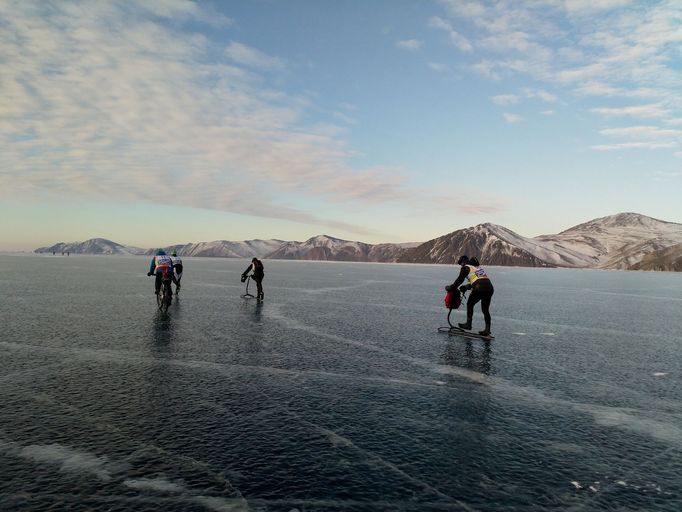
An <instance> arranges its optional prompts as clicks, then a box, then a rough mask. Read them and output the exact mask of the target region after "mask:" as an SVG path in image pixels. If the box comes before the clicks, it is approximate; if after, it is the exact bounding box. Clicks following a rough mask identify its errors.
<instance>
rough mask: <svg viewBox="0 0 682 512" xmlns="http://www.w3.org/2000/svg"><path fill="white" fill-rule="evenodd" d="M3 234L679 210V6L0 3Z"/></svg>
mask: <svg viewBox="0 0 682 512" xmlns="http://www.w3.org/2000/svg"><path fill="white" fill-rule="evenodd" d="M0 58H2V63H3V72H2V75H1V76H0V113H1V114H2V115H1V116H0V153H1V154H2V165H1V166H0V215H2V218H3V219H5V221H4V222H3V223H1V224H0V249H10V250H14V249H32V248H35V247H37V246H39V245H43V244H51V243H55V242H57V241H74V240H84V239H86V238H91V237H95V236H102V237H105V238H110V239H112V240H115V241H117V242H121V243H126V244H132V245H140V246H145V247H147V246H156V245H165V244H170V243H180V242H189V241H193V242H197V241H207V240H216V239H228V240H243V239H250V238H280V239H286V240H292V239H295V240H304V239H306V238H308V237H310V236H313V235H316V234H319V233H326V234H330V235H333V236H337V237H340V238H346V239H352V240H362V241H366V242H406V241H425V240H428V239H430V238H434V237H436V236H440V235H442V234H445V233H448V232H451V231H453V230H455V229H459V228H462V227H467V226H471V225H474V224H477V223H480V222H494V223H497V224H502V225H504V226H506V227H509V228H510V229H513V230H515V231H517V232H518V233H520V234H522V235H526V236H534V235H538V234H543V233H554V232H558V231H561V230H563V229H566V228H568V227H571V226H573V225H575V224H578V223H580V222H583V221H586V220H589V219H592V218H595V217H600V216H604V215H609V214H613V213H618V212H622V211H635V212H639V213H643V214H646V215H651V216H653V217H657V218H661V219H664V220H669V221H674V222H682V206H680V205H681V203H682V202H681V201H680V192H682V95H681V94H680V91H681V90H682V3H680V2H678V1H669V2H667V1H646V2H644V1H628V0H590V1H588V0H533V1H527V2H523V1H504V0H498V1H480V2H469V1H465V0H461V1H460V0H428V1H427V0H417V1H402V0H386V1H378V0H376V1H370V0H348V1H344V2H337V1H332V0H306V1H304V0H288V1H286V2H282V1H275V0H252V1H225V2H209V1H202V2H197V3H194V2H186V1H184V0H159V1H120V2H117V1H110V2H67V1H64V2H28V1H17V2H12V1H5V2H2V3H1V4H0Z"/></svg>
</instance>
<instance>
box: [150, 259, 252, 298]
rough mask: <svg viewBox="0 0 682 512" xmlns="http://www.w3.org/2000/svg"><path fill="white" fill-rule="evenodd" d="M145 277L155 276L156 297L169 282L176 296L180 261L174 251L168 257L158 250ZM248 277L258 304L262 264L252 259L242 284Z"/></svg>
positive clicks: (180, 266) (243, 276) (180, 275)
mask: <svg viewBox="0 0 682 512" xmlns="http://www.w3.org/2000/svg"><path fill="white" fill-rule="evenodd" d="M249 272H251V275H249ZM147 276H156V281H155V283H154V293H155V294H156V295H158V294H159V292H160V291H161V285H162V284H163V282H164V281H171V282H173V283H174V284H175V293H176V295H177V293H178V292H179V291H180V281H181V280H182V259H180V257H179V256H178V253H177V252H176V251H173V252H172V253H171V255H170V256H168V255H167V254H166V251H164V250H163V249H159V250H158V251H156V254H155V255H154V257H153V258H152V262H151V264H150V265H149V272H147ZM249 277H250V278H251V279H253V280H254V281H255V282H256V287H257V289H258V295H257V299H258V302H262V301H263V299H264V298H265V294H264V293H263V278H264V277H265V271H264V268H263V262H262V261H261V260H259V259H258V258H253V259H252V260H251V264H250V265H249V266H248V267H247V269H246V270H245V271H244V272H242V283H243V282H244V281H246V279H247V278H249Z"/></svg>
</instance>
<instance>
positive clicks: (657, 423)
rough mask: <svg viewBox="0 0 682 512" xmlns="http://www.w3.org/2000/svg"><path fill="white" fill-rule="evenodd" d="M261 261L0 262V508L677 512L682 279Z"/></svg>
mask: <svg viewBox="0 0 682 512" xmlns="http://www.w3.org/2000/svg"><path fill="white" fill-rule="evenodd" d="M264 263H265V271H266V276H265V281H264V288H265V303H264V304H263V305H261V306H258V305H256V303H255V302H254V301H244V300H242V299H240V298H239V295H240V293H243V290H244V285H243V284H242V283H240V281H239V275H240V273H241V272H242V271H243V270H244V269H245V268H246V267H247V261H246V260H226V259H202V258H196V259H192V258H188V259H185V275H184V277H183V285H184V286H183V289H182V292H181V297H180V299H179V300H178V301H176V302H174V304H173V305H172V306H171V308H170V310H169V315H168V316H167V317H163V316H161V314H160V313H159V312H158V310H157V308H156V303H155V299H154V295H153V280H152V278H148V277H146V271H147V269H148V265H149V259H148V258H142V257H139V258H138V257H106V256H102V257H96V256H90V257H88V256H73V255H72V256H70V257H61V256H54V257H53V256H28V255H23V256H22V255H16V256H15V255H0V268H2V271H1V272H0V294H1V296H2V299H0V411H1V413H0V510H2V511H3V512H4V511H10V510H31V511H38V510H66V509H68V510H71V511H81V510H83V511H85V510H111V511H119V510H120V511H138V510H139V511H143V510H144V511H157V510H158V511H194V510H196V511H206V510H208V511H211V510H214V511H227V510H264V511H266V510H267V511H280V510H281V511H291V510H299V511H304V510H305V511H349V510H358V511H359V510H410V511H422V510H463V511H474V510H475V511H508V510H516V511H529V510H533V511H540V510H561V511H564V510H572V511H590V510H619V511H629V510H647V511H651V510H657V511H659V510H670V511H673V510H674V511H679V510H680V502H681V501H682V477H681V476H680V475H682V459H681V457H680V452H681V451H682V397H681V391H682V356H681V350H680V347H681V343H682V314H681V313H682V275H679V274H670V273H634V272H605V271H604V272H603V271H587V270H558V269H557V270H547V269H521V268H503V267H490V268H488V271H489V274H490V275H491V277H492V280H493V284H494V286H495V296H494V298H493V303H492V307H491V311H492V315H493V325H492V330H493V333H494V334H495V336H496V339H495V341H493V342H491V343H489V344H486V343H484V342H481V341H477V340H475V341H467V340H464V339H460V338H457V337H448V336H447V335H443V334H439V333H438V332H437V328H438V327H439V326H442V325H445V316H446V310H445V309H444V307H443V306H442V301H443V295H444V291H443V287H444V285H445V284H448V283H451V282H452V281H453V280H454V278H455V277H456V273H457V268H455V267H446V266H437V265H434V266H426V265H385V264H383V265H382V264H352V263H347V264H346V263H310V262H286V261H265V262H264ZM463 317H464V313H463V311H458V312H457V313H456V321H462V319H463ZM482 324H483V321H482V316H481V313H480V307H477V309H476V313H475V316H474V328H475V329H477V330H478V329H480V328H482Z"/></svg>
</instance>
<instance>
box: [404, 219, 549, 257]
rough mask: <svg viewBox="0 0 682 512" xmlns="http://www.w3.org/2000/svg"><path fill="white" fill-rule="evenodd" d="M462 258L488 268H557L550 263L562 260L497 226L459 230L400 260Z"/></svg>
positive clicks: (409, 250) (490, 225)
mask: <svg viewBox="0 0 682 512" xmlns="http://www.w3.org/2000/svg"><path fill="white" fill-rule="evenodd" d="M462 254H467V255H469V256H477V257H478V259H479V260H480V261H481V262H483V263H484V264H486V265H509V266H519V267H548V266H554V265H553V264H552V263H550V262H548V261H547V260H548V259H549V260H561V259H562V256H561V255H555V254H553V253H551V251H549V250H548V249H547V248H545V247H544V246H538V244H536V243H535V242H534V241H533V239H529V238H525V237H522V236H521V235H518V234H516V233H514V232H513V231H511V230H509V229H507V228H505V227H502V226H498V225H497V224H490V223H486V224H479V225H477V226H473V227H470V228H466V229H459V230H457V231H453V232H452V233H449V234H447V235H443V236H441V237H438V238H435V239H433V240H429V241H428V242H424V243H423V244H421V245H419V246H417V247H415V248H413V249H408V250H406V251H405V252H404V253H403V254H402V255H401V256H400V257H399V258H398V262H400V263H444V264H452V263H455V262H456V261H457V259H458V258H459V256H461V255H462ZM540 255H541V256H544V258H542V257H540Z"/></svg>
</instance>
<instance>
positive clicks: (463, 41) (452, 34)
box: [429, 16, 473, 52]
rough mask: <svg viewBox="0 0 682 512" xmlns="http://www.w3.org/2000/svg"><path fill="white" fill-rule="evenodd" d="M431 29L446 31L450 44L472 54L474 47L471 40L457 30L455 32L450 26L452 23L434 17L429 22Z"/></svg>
mask: <svg viewBox="0 0 682 512" xmlns="http://www.w3.org/2000/svg"><path fill="white" fill-rule="evenodd" d="M429 27H431V28H435V29H438V30H443V31H445V32H446V34H447V35H448V38H449V40H450V42H451V43H452V44H454V45H455V46H456V47H457V48H458V49H459V50H460V51H462V52H470V51H472V50H473V47H472V45H471V43H470V42H469V40H468V39H467V38H466V37H464V36H463V35H462V34H460V33H459V32H457V31H456V30H454V29H453V28H452V25H450V23H448V22H447V21H445V20H444V19H443V18H439V17H438V16H434V17H433V18H431V19H430V20H429Z"/></svg>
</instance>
